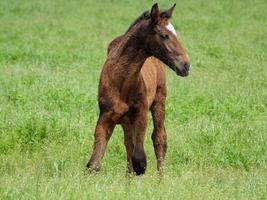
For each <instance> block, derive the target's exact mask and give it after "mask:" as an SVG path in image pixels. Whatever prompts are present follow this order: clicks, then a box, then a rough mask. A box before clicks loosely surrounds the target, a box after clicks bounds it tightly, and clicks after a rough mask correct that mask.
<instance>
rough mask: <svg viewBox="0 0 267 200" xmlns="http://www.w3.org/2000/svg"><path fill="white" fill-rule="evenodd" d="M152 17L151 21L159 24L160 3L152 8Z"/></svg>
mask: <svg viewBox="0 0 267 200" xmlns="http://www.w3.org/2000/svg"><path fill="white" fill-rule="evenodd" d="M150 16H151V20H152V21H153V22H154V23H157V22H158V20H159V7H158V3H155V4H154V5H153V6H152V8H151V12H150Z"/></svg>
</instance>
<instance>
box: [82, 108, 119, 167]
mask: <svg viewBox="0 0 267 200" xmlns="http://www.w3.org/2000/svg"><path fill="white" fill-rule="evenodd" d="M114 127H115V123H114V122H113V121H112V120H111V119H110V116H109V115H108V114H107V113H105V114H102V115H100V116H99V118H98V121H97V125H96V129H95V135H94V136H95V141H94V147H93V153H92V156H91V159H90V160H89V162H88V164H87V167H88V168H89V170H95V171H99V170H100V168H101V163H100V161H101V159H102V157H103V155H104V153H105V150H106V147H107V143H108V140H109V138H110V137H111V135H112V132H113V130H114Z"/></svg>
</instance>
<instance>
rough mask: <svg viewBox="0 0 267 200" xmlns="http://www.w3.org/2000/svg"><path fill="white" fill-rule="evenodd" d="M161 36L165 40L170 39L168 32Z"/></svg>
mask: <svg viewBox="0 0 267 200" xmlns="http://www.w3.org/2000/svg"><path fill="white" fill-rule="evenodd" d="M160 37H161V38H162V39H165V40H166V39H169V36H168V35H167V34H160Z"/></svg>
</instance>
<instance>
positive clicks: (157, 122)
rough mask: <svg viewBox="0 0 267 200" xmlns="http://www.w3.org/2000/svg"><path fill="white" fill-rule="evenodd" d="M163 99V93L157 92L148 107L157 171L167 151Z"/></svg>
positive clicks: (161, 168) (164, 97) (160, 168)
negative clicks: (151, 123)
mask: <svg viewBox="0 0 267 200" xmlns="http://www.w3.org/2000/svg"><path fill="white" fill-rule="evenodd" d="M165 99H166V96H165V95H163V94H161V93H158V94H157V96H156V98H155V101H154V103H153V104H152V106H151V108H150V110H151V113H152V118H153V124H154V130H153V133H152V140H153V146H154V151H155V154H156V157H157V168H158V170H159V171H162V170H163V166H164V161H165V155H166V152H167V135H166V132H165V127H164V120H165Z"/></svg>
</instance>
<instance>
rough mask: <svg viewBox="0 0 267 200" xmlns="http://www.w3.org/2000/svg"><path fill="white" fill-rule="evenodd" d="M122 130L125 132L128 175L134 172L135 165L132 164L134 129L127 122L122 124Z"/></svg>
mask: <svg viewBox="0 0 267 200" xmlns="http://www.w3.org/2000/svg"><path fill="white" fill-rule="evenodd" d="M122 128H123V131H124V145H125V148H126V153H127V173H132V172H133V164H132V156H133V149H134V143H133V137H134V128H133V126H132V125H131V124H130V123H129V122H127V123H124V124H122Z"/></svg>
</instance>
